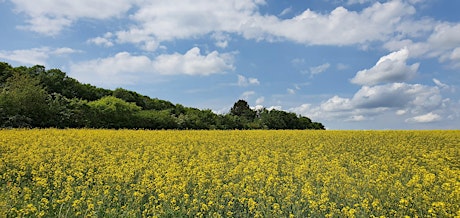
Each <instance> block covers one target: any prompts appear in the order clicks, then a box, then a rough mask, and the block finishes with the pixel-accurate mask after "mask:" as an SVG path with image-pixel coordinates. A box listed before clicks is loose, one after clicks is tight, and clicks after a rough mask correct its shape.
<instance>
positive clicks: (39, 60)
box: [0, 47, 79, 65]
mask: <svg viewBox="0 0 460 218" xmlns="http://www.w3.org/2000/svg"><path fill="white" fill-rule="evenodd" d="M77 52H79V51H78V50H74V49H71V48H67V47H62V48H54V49H53V48H49V47H41V48H31V49H19V50H13V51H4V50H0V58H1V59H5V60H9V61H15V62H18V63H21V64H26V65H37V64H38V65H46V62H47V60H48V59H49V58H50V57H51V56H54V57H59V56H63V55H67V54H72V53H77Z"/></svg>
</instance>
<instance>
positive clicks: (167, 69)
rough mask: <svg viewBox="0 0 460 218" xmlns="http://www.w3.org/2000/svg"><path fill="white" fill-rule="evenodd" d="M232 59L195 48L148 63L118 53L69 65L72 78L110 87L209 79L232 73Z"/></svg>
mask: <svg viewBox="0 0 460 218" xmlns="http://www.w3.org/2000/svg"><path fill="white" fill-rule="evenodd" d="M233 68H234V67H233V63H232V55H231V54H228V53H226V54H219V53H218V52H216V51H214V52H211V53H209V54H207V55H201V54H200V49H199V48H197V47H194V48H192V49H190V50H189V51H187V52H186V53H185V54H179V53H174V54H163V55H159V56H157V57H155V58H154V59H151V58H149V57H147V56H144V55H139V56H136V55H132V54H130V53H128V52H120V53H118V54H116V55H115V56H113V57H107V58H102V59H96V60H90V61H85V62H80V63H74V64H72V65H71V74H72V76H73V77H75V78H77V79H79V80H81V81H82V82H86V83H91V84H95V85H103V86H109V87H113V86H116V85H122V84H133V83H136V82H139V81H140V79H141V78H144V79H145V78H150V77H152V76H158V75H179V74H186V75H204V76H206V75H211V74H215V73H222V72H224V71H227V70H233Z"/></svg>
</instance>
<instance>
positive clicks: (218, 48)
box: [0, 0, 460, 129]
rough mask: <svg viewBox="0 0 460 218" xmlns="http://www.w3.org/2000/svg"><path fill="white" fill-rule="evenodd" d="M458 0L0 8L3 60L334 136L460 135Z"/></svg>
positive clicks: (24, 4)
mask: <svg viewBox="0 0 460 218" xmlns="http://www.w3.org/2000/svg"><path fill="white" fill-rule="evenodd" d="M459 9H460V1H457V0H389V1H377V0H168V1H164V0H163V1H160V0H97V1H94V0H78V1H67V0H34V1H30V0H0V15H1V19H0V27H1V29H2V31H1V34H0V61H2V62H7V63H9V64H11V65H12V66H14V67H17V66H34V65H43V66H45V67H46V69H53V68H59V69H61V70H62V71H64V72H66V73H67V74H68V75H69V76H70V77H73V78H76V79H77V80H79V81H80V82H83V83H90V84H92V85H95V86H98V87H103V88H108V89H115V88H118V87H121V88H125V89H128V90H133V91H136V92H139V93H141V94H143V95H147V96H150V97H152V98H159V99H164V100H168V101H171V102H172V103H175V104H182V105H184V106H189V107H196V108H200V109H211V110H213V111H214V112H216V113H228V112H229V110H230V108H231V107H232V106H233V104H234V103H235V102H236V101H238V100H239V99H243V100H246V101H247V102H248V103H249V105H250V106H251V107H253V108H262V107H265V108H267V109H273V108H274V109H279V110H284V111H289V112H294V113H296V114H299V115H303V116H307V117H309V118H311V119H312V120H313V121H317V122H321V123H322V124H323V125H325V127H326V128H327V129H459V128H460V95H459V92H460V90H459V89H460V87H459V85H460V14H459V13H458V10H459Z"/></svg>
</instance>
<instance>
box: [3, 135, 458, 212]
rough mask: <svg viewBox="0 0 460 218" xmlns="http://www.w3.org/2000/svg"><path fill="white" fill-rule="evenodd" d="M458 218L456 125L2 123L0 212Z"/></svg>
mask: <svg viewBox="0 0 460 218" xmlns="http://www.w3.org/2000/svg"><path fill="white" fill-rule="evenodd" d="M24 216H32V217H405V216H408V217H459V216H460V131H457V130H452V131H297V130H296V131H293V130H286V131H269V130H254V131H173V130H171V131H144V130H85V129H83V130H73V129H68V130H57V129H42V130H0V217H24Z"/></svg>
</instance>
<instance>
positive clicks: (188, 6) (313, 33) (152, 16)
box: [12, 0, 426, 51]
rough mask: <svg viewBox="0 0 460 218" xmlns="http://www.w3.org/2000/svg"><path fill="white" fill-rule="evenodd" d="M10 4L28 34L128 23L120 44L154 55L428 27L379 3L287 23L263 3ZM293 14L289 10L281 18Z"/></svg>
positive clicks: (334, 40)
mask: <svg viewBox="0 0 460 218" xmlns="http://www.w3.org/2000/svg"><path fill="white" fill-rule="evenodd" d="M12 1H13V3H14V4H15V5H16V11H17V12H20V13H24V14H26V15H27V17H28V20H27V21H26V22H27V25H26V26H25V27H24V28H26V29H30V30H32V31H35V32H39V33H42V34H46V35H55V34H58V33H59V32H60V31H61V30H62V29H63V28H65V27H69V26H71V25H72V24H73V23H75V21H77V20H79V19H108V18H114V17H117V18H129V19H130V21H131V22H132V23H131V24H130V25H129V26H128V25H127V27H123V26H122V27H121V28H122V29H121V30H113V31H114V33H113V34H114V36H115V37H116V42H118V43H134V44H137V45H139V46H140V47H141V48H142V49H145V50H147V51H153V50H155V49H156V48H158V46H159V44H160V43H161V42H163V41H170V40H174V39H185V38H193V37H199V36H206V35H208V34H210V35H209V36H211V38H213V39H214V40H216V46H218V47H221V48H226V47H227V46H228V41H229V40H230V37H229V35H230V34H238V35H241V36H243V37H245V38H247V39H255V40H267V41H274V40H288V41H294V42H297V43H302V44H307V45H311V44H313V45H353V44H366V43H369V42H373V41H387V40H389V39H390V38H392V37H393V36H395V35H406V34H411V33H414V32H418V29H419V28H426V27H425V26H426V25H412V24H416V23H417V22H415V21H412V20H410V17H411V15H413V14H414V13H415V8H414V7H413V6H411V5H410V4H408V3H406V2H405V1H397V0H394V1H388V2H385V3H380V2H378V1H376V2H374V3H373V4H371V5H370V6H369V7H367V8H364V9H363V10H361V11H352V10H348V9H346V8H344V7H337V8H336V9H334V10H332V11H331V12H330V13H318V12H314V11H311V10H310V9H307V10H305V11H304V12H302V13H301V14H300V15H298V16H295V17H293V18H289V19H281V18H279V17H277V16H274V15H261V13H260V11H259V7H260V6H261V5H264V4H266V2H265V1H262V0H215V1H209V0H183V1H181V2H180V4H178V3H177V2H176V1H158V0H157V1H142V0H100V1H97V2H94V1H90V0H81V1H72V2H65V1H61V0H36V1H27V0H12ZM355 2H356V1H355ZM360 2H363V0H360ZM366 2H367V1H366ZM349 3H352V1H349ZM132 9H133V10H132ZM290 11H291V8H287V9H285V10H283V12H282V13H281V14H280V15H279V16H282V15H285V14H287V13H289V12H290ZM128 13H131V14H128ZM406 18H408V19H406ZM408 27H412V28H411V29H410V30H408V29H409V28H408ZM123 28H126V29H123ZM89 41H90V42H92V43H96V44H99V45H104V46H110V45H111V43H113V41H108V38H106V37H96V38H93V39H90V40H89Z"/></svg>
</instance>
